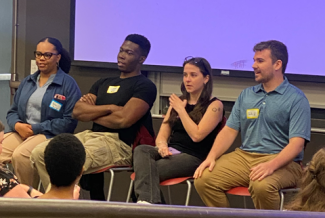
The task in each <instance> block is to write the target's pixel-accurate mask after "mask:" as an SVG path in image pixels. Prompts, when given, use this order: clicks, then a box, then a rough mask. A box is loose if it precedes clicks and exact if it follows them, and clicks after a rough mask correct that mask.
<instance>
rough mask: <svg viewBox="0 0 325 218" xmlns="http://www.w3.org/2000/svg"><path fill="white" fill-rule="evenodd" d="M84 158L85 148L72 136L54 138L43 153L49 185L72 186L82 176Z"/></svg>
mask: <svg viewBox="0 0 325 218" xmlns="http://www.w3.org/2000/svg"><path fill="white" fill-rule="evenodd" d="M85 158H86V153H85V148H84V146H83V145H82V143H81V142H80V141H79V139H77V138H76V137H75V136H74V135H72V134H69V133H62V134H60V135H57V136H55V137H54V138H53V139H52V140H51V141H50V142H49V144H48V146H47V147H46V149H45V152H44V161H45V166H46V170H47V172H48V174H49V176H50V181H51V184H52V185H54V186H56V187H67V186H71V185H74V184H75V183H76V181H77V180H78V179H79V178H80V176H81V175H82V171H83V165H84V163H85Z"/></svg>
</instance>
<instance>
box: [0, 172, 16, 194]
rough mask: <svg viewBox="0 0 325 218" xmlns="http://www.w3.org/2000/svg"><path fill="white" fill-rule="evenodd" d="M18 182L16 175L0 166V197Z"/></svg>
mask: <svg viewBox="0 0 325 218" xmlns="http://www.w3.org/2000/svg"><path fill="white" fill-rule="evenodd" d="M18 184H19V182H18V179H17V177H16V176H15V175H14V174H13V173H12V172H11V171H10V170H8V169H6V168H3V167H1V166H0V197H2V196H4V195H5V194H6V193H7V192H9V191H10V190H11V189H12V188H14V187H15V186H16V185H18Z"/></svg>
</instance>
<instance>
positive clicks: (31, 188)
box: [27, 186, 33, 197]
mask: <svg viewBox="0 0 325 218" xmlns="http://www.w3.org/2000/svg"><path fill="white" fill-rule="evenodd" d="M32 190H33V187H32V186H29V189H28V191H27V194H28V195H29V196H31V192H32ZM31 197H32V196H31Z"/></svg>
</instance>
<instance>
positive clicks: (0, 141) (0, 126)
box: [0, 121, 5, 154]
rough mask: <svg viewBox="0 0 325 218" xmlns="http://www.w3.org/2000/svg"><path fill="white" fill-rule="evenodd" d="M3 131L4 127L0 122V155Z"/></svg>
mask: <svg viewBox="0 0 325 218" xmlns="http://www.w3.org/2000/svg"><path fill="white" fill-rule="evenodd" d="M4 130H5V126H4V125H3V123H2V122H1V121H0V154H1V153H2V141H3V136H4Z"/></svg>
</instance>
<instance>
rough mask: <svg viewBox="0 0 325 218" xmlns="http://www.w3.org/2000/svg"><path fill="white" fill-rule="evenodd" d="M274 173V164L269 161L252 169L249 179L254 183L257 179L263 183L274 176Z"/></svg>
mask: <svg viewBox="0 0 325 218" xmlns="http://www.w3.org/2000/svg"><path fill="white" fill-rule="evenodd" d="M273 172H274V169H273V164H272V163H271V162H270V161H268V162H265V163H260V164H258V165H257V166H255V167H252V169H251V173H250V174H249V178H250V179H251V180H252V181H255V180H256V179H257V180H258V181H261V180H262V179H264V178H265V177H267V176H269V175H272V173H273Z"/></svg>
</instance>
